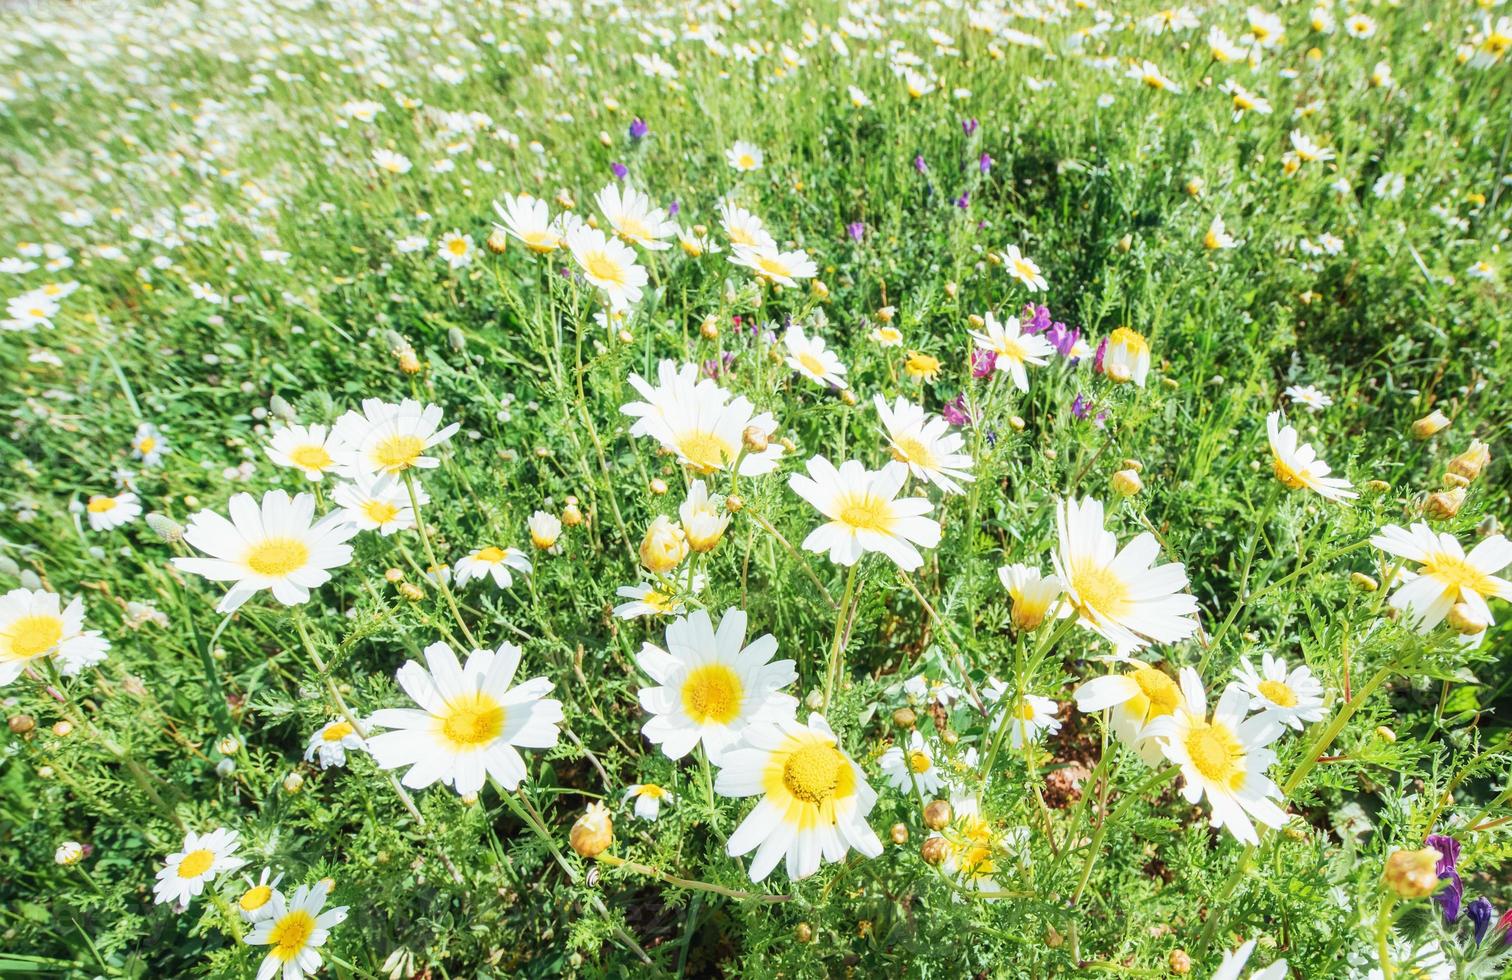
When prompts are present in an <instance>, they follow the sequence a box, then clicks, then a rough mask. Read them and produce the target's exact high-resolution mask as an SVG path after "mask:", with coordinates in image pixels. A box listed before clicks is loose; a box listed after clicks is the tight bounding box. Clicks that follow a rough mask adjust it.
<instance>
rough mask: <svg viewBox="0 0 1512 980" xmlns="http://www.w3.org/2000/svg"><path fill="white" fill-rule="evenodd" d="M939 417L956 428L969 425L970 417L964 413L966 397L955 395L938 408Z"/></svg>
mask: <svg viewBox="0 0 1512 980" xmlns="http://www.w3.org/2000/svg"><path fill="white" fill-rule="evenodd" d="M940 415H941V416H942V417H943V418H944V419H945V421H946V422H949V423H950V424H951V425H954V426H956V427H957V428H960V427H963V426H967V425H970V424H971V415H970V414H968V413H967V411H966V396H965V395H956V396H955V397H954V398H952V399H951V400H950V401H948V402H946V403H945V404H944V405H941V406H940Z"/></svg>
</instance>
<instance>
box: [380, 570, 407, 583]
mask: <svg viewBox="0 0 1512 980" xmlns="http://www.w3.org/2000/svg"><path fill="white" fill-rule="evenodd" d="M383 577H384V579H385V580H387V582H388V583H389V584H390V585H398V584H399V583H400V582H403V581H404V569H402V568H390V569H388V570H387V571H385V572H384V573H383Z"/></svg>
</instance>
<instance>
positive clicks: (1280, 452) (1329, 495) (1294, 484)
mask: <svg viewBox="0 0 1512 980" xmlns="http://www.w3.org/2000/svg"><path fill="white" fill-rule="evenodd" d="M1281 422H1282V416H1281V413H1280V412H1271V413H1270V414H1269V415H1267V416H1266V417H1265V428H1266V432H1267V434H1268V436H1269V438H1270V448H1271V468H1272V470H1273V471H1274V472H1275V474H1276V479H1278V480H1280V481H1281V485H1282V486H1284V487H1286V488H1287V489H1289V490H1301V489H1302V488H1303V487H1306V488H1307V489H1309V490H1311V491H1313V492H1314V493H1316V494H1317V495H1318V496H1320V497H1322V498H1323V499H1324V500H1337V501H1344V500H1352V499H1353V498H1355V497H1358V496H1359V494H1358V493H1356V492H1355V491H1353V490H1351V489H1350V484H1349V481H1348V480H1346V479H1343V478H1342V477H1337V476H1329V475H1328V474H1329V473H1330V472H1332V470H1331V469H1330V468H1329V465H1328V464H1327V463H1325V462H1323V461H1322V460H1321V459H1319V458H1318V452H1317V450H1315V449H1313V447H1312V446H1310V445H1308V444H1307V443H1305V442H1298V441H1297V430H1296V429H1294V428H1293V427H1291V426H1289V425H1286V426H1283V425H1282V424H1281Z"/></svg>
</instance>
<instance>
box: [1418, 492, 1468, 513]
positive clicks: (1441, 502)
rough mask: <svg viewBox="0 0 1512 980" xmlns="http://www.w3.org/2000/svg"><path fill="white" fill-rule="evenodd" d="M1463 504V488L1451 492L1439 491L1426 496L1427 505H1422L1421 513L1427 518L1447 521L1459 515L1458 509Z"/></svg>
mask: <svg viewBox="0 0 1512 980" xmlns="http://www.w3.org/2000/svg"><path fill="white" fill-rule="evenodd" d="M1464 503H1465V488H1464V487H1455V488H1454V489H1453V490H1440V491H1439V492H1437V493H1430V494H1429V495H1428V501H1427V503H1425V504H1423V513H1424V514H1425V515H1427V516H1428V517H1433V518H1437V519H1438V520H1441V521H1443V520H1448V519H1449V518H1451V517H1453V516H1454V515H1455V514H1458V513H1459V510H1460V507H1462V506H1464Z"/></svg>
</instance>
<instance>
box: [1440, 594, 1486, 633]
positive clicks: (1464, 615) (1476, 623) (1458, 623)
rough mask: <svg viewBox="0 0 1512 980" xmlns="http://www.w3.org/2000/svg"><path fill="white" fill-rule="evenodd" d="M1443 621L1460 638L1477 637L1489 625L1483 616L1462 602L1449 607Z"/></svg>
mask: <svg viewBox="0 0 1512 980" xmlns="http://www.w3.org/2000/svg"><path fill="white" fill-rule="evenodd" d="M1445 621H1446V622H1448V623H1449V628H1450V629H1452V630H1454V631H1455V632H1456V633H1458V634H1459V635H1460V636H1478V635H1479V634H1481V633H1484V632H1485V631H1486V627H1487V626H1490V625H1491V624H1490V623H1488V622H1487V621H1486V617H1485V616H1483V615H1481V614H1480V613H1479V612H1478V611H1476V610H1474V609H1472V608H1470V606H1469V604H1467V603H1464V602H1456V603H1455V604H1454V605H1453V606H1451V607H1450V608H1449V615H1448V616H1446V617H1445Z"/></svg>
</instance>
